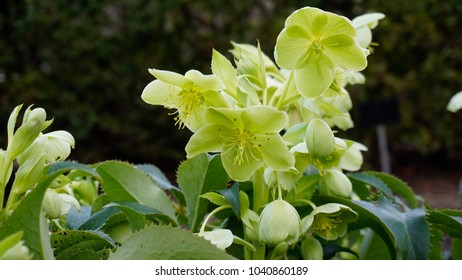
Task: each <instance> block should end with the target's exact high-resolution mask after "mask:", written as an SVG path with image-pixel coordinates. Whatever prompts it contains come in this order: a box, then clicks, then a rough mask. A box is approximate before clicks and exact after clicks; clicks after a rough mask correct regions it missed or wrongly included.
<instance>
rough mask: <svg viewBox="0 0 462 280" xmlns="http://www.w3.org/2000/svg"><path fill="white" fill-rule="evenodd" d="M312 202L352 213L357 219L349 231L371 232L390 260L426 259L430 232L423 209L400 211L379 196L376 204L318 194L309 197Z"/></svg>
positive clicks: (350, 225)
mask: <svg viewBox="0 0 462 280" xmlns="http://www.w3.org/2000/svg"><path fill="white" fill-rule="evenodd" d="M313 201H314V202H315V203H316V202H317V203H327V202H335V203H341V204H344V205H346V206H349V207H350V208H351V209H353V210H354V211H356V213H358V216H359V219H358V220H357V221H356V222H353V223H351V224H349V227H350V229H360V228H368V227H369V228H371V229H373V230H374V231H375V232H376V233H377V234H379V235H380V236H381V237H382V239H383V240H384V241H385V243H386V244H387V246H388V248H389V250H390V254H391V256H392V258H398V259H427V258H428V253H429V246H430V243H429V242H430V241H429V240H430V230H429V226H428V224H427V222H426V219H425V216H426V212H425V209H423V208H416V209H407V208H406V209H403V211H401V210H400V209H399V208H398V207H397V206H396V205H394V204H393V203H392V202H391V201H389V200H388V199H386V198H385V197H383V196H380V198H379V200H378V201H377V202H376V203H371V202H367V201H352V200H348V199H343V198H340V197H333V196H321V195H319V196H313Z"/></svg>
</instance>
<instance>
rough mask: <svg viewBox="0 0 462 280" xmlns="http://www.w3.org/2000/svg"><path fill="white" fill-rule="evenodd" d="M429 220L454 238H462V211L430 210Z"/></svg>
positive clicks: (433, 225)
mask: <svg viewBox="0 0 462 280" xmlns="http://www.w3.org/2000/svg"><path fill="white" fill-rule="evenodd" d="M427 220H428V222H429V223H430V224H431V225H432V227H435V228H438V229H440V230H441V231H443V232H445V233H447V234H448V235H449V236H451V237H452V238H462V211H457V210H448V209H442V210H428V215H427Z"/></svg>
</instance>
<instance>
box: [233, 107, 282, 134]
mask: <svg viewBox="0 0 462 280" xmlns="http://www.w3.org/2000/svg"><path fill="white" fill-rule="evenodd" d="M288 119H289V118H288V117H287V114H286V113H284V112H282V111H279V110H277V109H275V108H273V107H269V106H252V107H248V108H246V109H245V110H244V111H243V112H242V121H243V123H244V125H245V127H246V128H247V129H248V130H250V131H252V132H253V133H279V131H281V130H282V129H283V128H284V127H285V125H286V124H287V121H288Z"/></svg>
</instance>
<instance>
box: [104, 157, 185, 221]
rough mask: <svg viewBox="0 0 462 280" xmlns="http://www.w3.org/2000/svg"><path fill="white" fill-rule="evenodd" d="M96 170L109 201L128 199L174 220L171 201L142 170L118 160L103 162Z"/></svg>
mask: <svg viewBox="0 0 462 280" xmlns="http://www.w3.org/2000/svg"><path fill="white" fill-rule="evenodd" d="M96 170H97V171H98V173H100V174H101V177H102V178H103V180H104V184H103V185H102V188H103V190H104V192H105V193H106V195H107V196H108V198H109V199H110V200H111V201H113V202H121V201H126V202H127V201H130V202H137V203H139V204H143V205H146V206H150V207H152V208H154V209H157V210H159V211H161V212H162V213H164V214H166V215H168V216H169V217H170V218H171V219H172V220H173V221H175V222H176V215H175V209H174V208H173V203H172V201H171V200H170V199H169V198H168V196H167V195H166V194H165V193H164V192H163V191H162V189H161V188H159V186H157V185H156V184H155V183H154V182H153V181H152V180H151V179H150V178H149V177H148V175H147V174H145V173H144V172H142V171H140V170H138V169H136V168H135V167H134V166H133V165H131V164H128V163H123V162H118V161H106V162H103V163H101V164H99V165H98V167H97V168H96Z"/></svg>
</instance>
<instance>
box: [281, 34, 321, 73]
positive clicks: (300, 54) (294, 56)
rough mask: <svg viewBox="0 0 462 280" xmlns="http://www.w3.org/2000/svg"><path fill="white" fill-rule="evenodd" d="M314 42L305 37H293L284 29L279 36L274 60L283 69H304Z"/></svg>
mask: <svg viewBox="0 0 462 280" xmlns="http://www.w3.org/2000/svg"><path fill="white" fill-rule="evenodd" d="M311 43H312V41H310V40H309V39H308V38H304V37H291V36H289V35H288V34H287V30H286V29H284V30H283V31H282V32H281V33H280V34H279V36H278V38H277V41H276V47H275V50H274V58H275V60H276V63H277V64H278V65H279V67H281V68H285V69H298V68H300V67H303V65H304V64H305V62H306V59H307V57H308V51H309V49H310V46H311Z"/></svg>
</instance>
